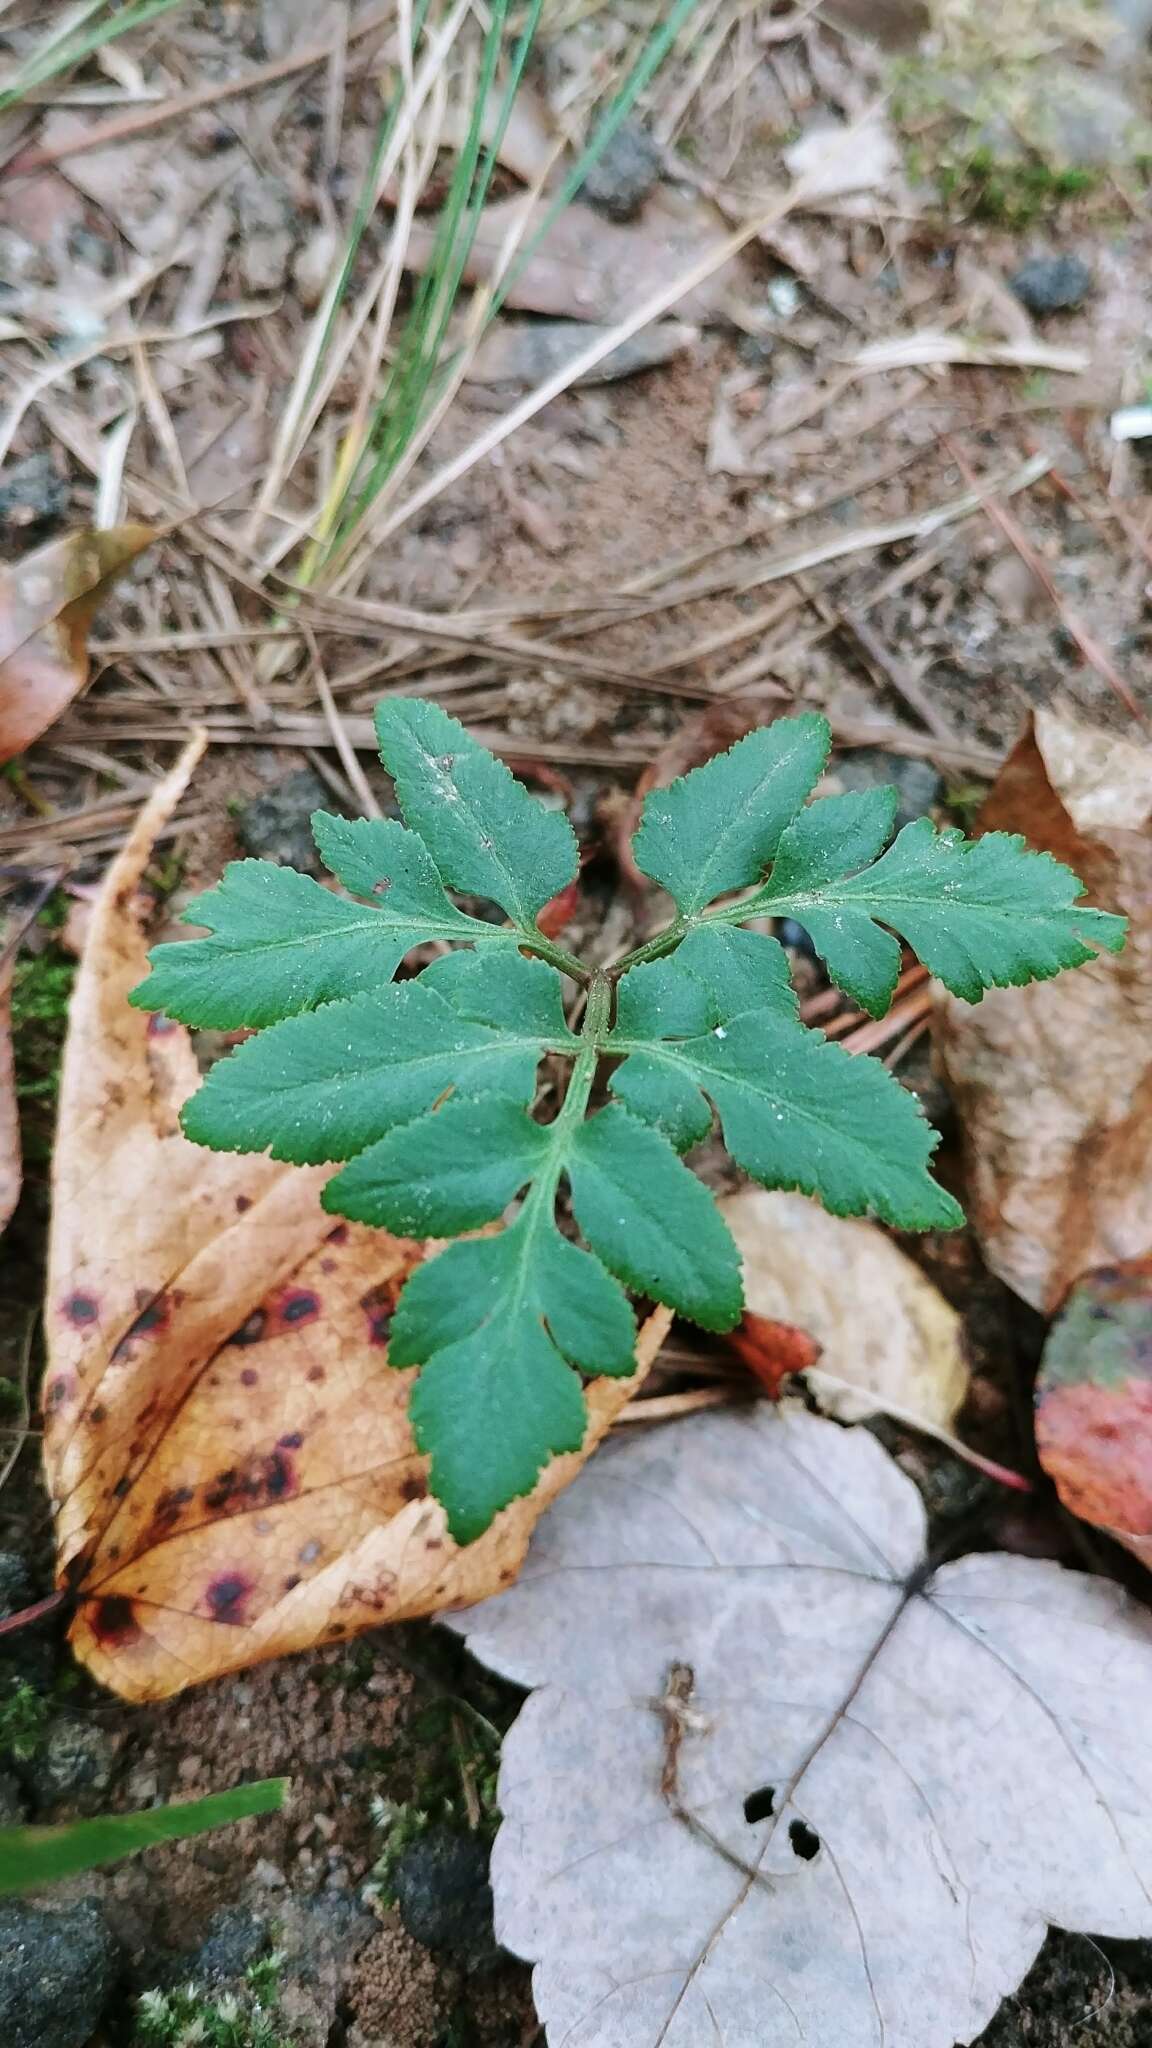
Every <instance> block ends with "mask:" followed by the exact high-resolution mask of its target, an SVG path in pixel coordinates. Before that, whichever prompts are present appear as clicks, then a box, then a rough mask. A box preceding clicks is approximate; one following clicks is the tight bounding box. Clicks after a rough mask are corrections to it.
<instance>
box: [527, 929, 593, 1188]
mask: <svg viewBox="0 0 1152 2048" xmlns="http://www.w3.org/2000/svg"><path fill="white" fill-rule="evenodd" d="M611 1010H612V984H611V982H610V981H609V979H608V976H607V974H605V973H603V972H602V971H600V970H599V969H597V970H596V971H595V972H594V973H593V974H592V976H591V979H590V981H589V983H588V1001H587V1004H586V1005H585V1010H584V1022H583V1024H582V1026H581V1028H580V1050H579V1052H578V1053H577V1054H576V1058H575V1059H574V1061H573V1062H572V1071H571V1073H570V1074H569V1076H568V1087H567V1089H566V1091H565V1095H564V1100H563V1102H562V1103H561V1105H560V1110H559V1114H558V1115H557V1116H556V1117H554V1118H553V1121H552V1122H551V1123H550V1124H549V1125H548V1126H547V1133H548V1137H549V1139H550V1141H551V1143H550V1149H549V1153H548V1157H547V1160H546V1161H545V1164H544V1167H543V1170H542V1171H541V1172H540V1173H538V1174H537V1176H536V1179H535V1180H534V1181H533V1183H532V1188H531V1191H530V1193H529V1194H528V1195H527V1197H526V1198H525V1202H524V1210H523V1211H522V1214H524V1218H525V1227H526V1228H530V1227H531V1226H532V1224H533V1223H534V1222H535V1221H536V1220H537V1212H542V1213H543V1214H544V1215H545V1216H546V1217H547V1218H548V1220H549V1221H551V1218H552V1213H553V1209H554V1206H555V1202H556V1190H557V1188H558V1187H559V1185H560V1176H561V1174H562V1173H563V1171H564V1164H565V1160H566V1158H567V1153H568V1146H569V1141H570V1139H571V1137H572V1133H573V1131H575V1130H577V1129H578V1128H579V1126H580V1125H581V1124H582V1123H583V1121H584V1114H585V1111H586V1110H587V1108H588V1098H589V1096H590V1095H591V1093H592V1083H593V1082H594V1080H595V1079H596V1068H597V1066H598V1065H599V1061H600V1052H601V1048H602V1045H603V1042H604V1039H605V1037H606V1035H607V1031H608V1025H609V1022H610V1020H611Z"/></svg>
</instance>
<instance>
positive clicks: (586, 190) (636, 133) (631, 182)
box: [580, 121, 662, 220]
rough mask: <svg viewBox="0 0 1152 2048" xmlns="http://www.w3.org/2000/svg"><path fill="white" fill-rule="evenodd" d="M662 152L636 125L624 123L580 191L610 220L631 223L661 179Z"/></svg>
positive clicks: (633, 122)
mask: <svg viewBox="0 0 1152 2048" xmlns="http://www.w3.org/2000/svg"><path fill="white" fill-rule="evenodd" d="M661 161H662V156H661V149H660V145H659V143H658V142H654V141H653V139H652V137H651V136H650V135H649V133H648V131H647V129H646V128H642V127H641V126H640V123H639V122H638V121H623V122H621V125H620V127H619V128H618V129H617V130H616V133H615V135H614V136H613V137H612V140H611V142H609V143H607V144H606V145H605V147H604V148H603V149H602V150H601V152H600V155H599V156H598V157H597V159H596V162H595V163H594V164H593V165H592V167H591V169H590V170H589V172H588V175H587V177H586V178H585V180H584V183H583V184H582V185H581V187H580V197H581V199H586V200H587V201H588V204H589V206H594V207H595V208H596V211H597V213H604V214H607V216H608V219H609V220H634V219H635V217H636V215H637V214H638V213H639V211H640V208H641V207H642V206H643V204H644V201H645V200H646V199H647V197H648V194H649V193H650V192H651V190H652V187H653V185H655V183H656V181H657V179H658V178H659V176H660V168H661Z"/></svg>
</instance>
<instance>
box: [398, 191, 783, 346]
mask: <svg viewBox="0 0 1152 2048" xmlns="http://www.w3.org/2000/svg"><path fill="white" fill-rule="evenodd" d="M548 205H549V202H548V201H546V200H540V201H538V202H537V203H536V206H535V208H534V209H533V207H532V202H531V201H530V200H526V199H501V200H499V201H498V202H497V203H496V204H495V205H493V206H486V207H485V208H484V211H483V213H482V214H481V216H480V222H479V226H478V228H477V231H476V238H475V241H474V242H473V243H472V245H471V247H470V249H469V252H468V257H467V261H466V264H465V269H464V277H465V280H466V282H467V283H469V284H485V283H487V282H488V281H489V279H490V278H491V277H492V275H493V273H494V271H495V269H496V267H497V266H498V264H499V263H500V261H501V259H502V257H503V254H504V251H505V248H506V247H507V244H508V237H509V234H510V233H511V231H512V230H513V228H515V227H516V225H517V223H518V222H519V221H520V219H521V217H522V216H523V214H524V212H525V210H526V209H527V210H529V213H530V221H529V225H528V227H527V229H526V231H525V234H524V242H525V244H529V243H531V241H532V237H533V235H534V234H535V232H536V225H537V222H538V221H539V220H541V219H542V218H543V216H544V214H545V213H546V211H547V208H548ZM724 233H725V227H724V222H723V220H722V218H721V216H720V215H719V214H718V213H717V212H716V211H715V209H714V208H713V207H712V206H711V205H709V204H708V202H706V201H705V200H702V199H685V198H683V197H682V196H681V195H680V194H678V193H675V192H673V191H672V189H671V188H670V187H669V186H667V185H662V186H659V187H658V188H657V190H656V191H655V192H653V193H652V194H651V196H650V197H649V198H648V200H647V201H646V202H645V205H644V210H643V212H642V214H641V215H640V218H639V219H638V220H635V221H627V222H624V223H620V222H617V221H611V220H605V219H604V216H603V215H602V214H599V213H596V212H595V211H594V210H593V208H592V207H590V206H584V205H582V204H581V203H580V202H579V201H577V202H576V203H575V204H574V205H572V206H566V207H565V208H564V211H563V213H561V214H560V215H559V217H558V219H557V220H555V221H554V222H553V224H552V226H551V227H550V228H549V229H548V230H547V232H546V233H545V234H544V235H543V236H541V239H540V241H539V242H538V243H537V244H536V245H535V246H534V247H532V249H531V251H530V253H529V255H528V256H527V258H526V260H525V261H524V262H523V263H517V264H516V265H515V266H514V269H513V273H512V279H511V283H510V285H509V288H508V291H507V294H506V296H505V299H504V303H505V304H506V305H508V306H511V307H513V308H515V309H518V310H519V311H521V312H527V313H547V314H549V315H550V316H551V317H552V318H553V319H567V320H590V321H603V322H608V323H612V324H614V323H615V322H616V321H617V320H622V319H623V318H624V317H625V315H626V314H628V313H630V312H632V311H633V310H634V308H635V307H637V306H639V305H641V304H642V303H643V301H644V300H645V299H647V298H649V297H650V296H651V294H652V293H653V292H655V291H658V290H659V289H660V287H661V285H666V284H667V282H668V280H669V278H670V277H675V275H676V273H677V271H680V270H682V271H687V270H689V269H690V268H691V267H692V265H693V264H694V263H695V262H697V261H698V260H699V258H700V257H701V256H702V255H703V253H704V252H705V250H707V249H710V248H713V247H714V246H715V245H716V244H717V243H718V242H720V241H722V240H723V238H724ZM435 243H436V231H435V229H434V228H432V227H425V226H424V225H422V224H421V223H420V222H417V223H416V224H415V225H414V227H413V229H412V231H411V233H410V235H409V237H408V245H407V250H406V252H405V262H406V263H407V265H408V267H409V269H412V270H417V271H419V270H423V269H424V267H425V266H426V265H427V263H428V262H429V261H430V260H431V258H432V254H433V250H434V248H435ZM749 284H750V273H749V271H748V269H747V267H746V265H745V263H744V261H743V259H742V258H741V257H739V256H737V257H734V258H733V259H732V260H731V261H730V262H728V263H725V264H723V265H722V266H721V268H720V269H719V270H717V271H716V272H714V274H713V275H712V276H711V277H710V278H708V279H707V281H706V282H705V283H704V284H701V285H698V286H697V287H696V289H695V290H694V291H691V292H688V293H686V294H685V296H684V298H683V299H681V300H680V301H679V302H678V303H677V305H676V306H675V307H673V308H672V309H671V310H672V312H673V313H674V314H675V316H676V317H677V318H678V319H680V320H689V321H701V322H707V321H709V320H715V319H717V318H718V317H720V316H721V315H722V314H723V313H724V311H725V309H726V308H727V307H728V306H729V305H730V304H731V303H732V302H733V300H734V299H743V298H744V297H745V296H746V295H747V292H748V290H749Z"/></svg>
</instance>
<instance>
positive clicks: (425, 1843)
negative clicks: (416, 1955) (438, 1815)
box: [392, 1827, 500, 1970]
mask: <svg viewBox="0 0 1152 2048" xmlns="http://www.w3.org/2000/svg"><path fill="white" fill-rule="evenodd" d="M392 1889H393V1891H394V1893H395V1895H396V1904H397V1906H398V1907H399V1909H400V1918H401V1920H402V1921H403V1923H404V1927H405V1930H406V1931H407V1933H409V1934H410V1935H411V1936H412V1938H413V1940H414V1941H419V1942H421V1943H422V1944H423V1946H424V1947H425V1948H430V1949H434V1950H437V1951H440V1952H441V1953H444V1954H447V1955H451V1956H453V1957H455V1959H456V1961H457V1962H460V1963H463V1964H464V1966H465V1968H466V1969H470V1970H483V1969H490V1968H491V1967H492V1966H493V1965H494V1964H495V1963H496V1962H497V1961H498V1960H499V1957H500V1949H499V1947H498V1945H497V1941H496V1936H495V1933H494V1931H493V1926H492V1888H491V1886H490V1884H489V1882H488V1851H487V1848H486V1847H485V1845H484V1843H483V1842H481V1841H479V1840H478V1839H477V1837H476V1836H475V1835H459V1834H456V1833H455V1832H454V1831H453V1830H452V1829H451V1828H442V1827H434V1828H429V1829H428V1831H427V1832H426V1833H425V1834H423V1835H420V1836H419V1837H418V1838H417V1840H416V1841H414V1842H411V1843H410V1844H409V1846H408V1848H407V1849H405V1851H404V1853H403V1855H402V1856H401V1858H400V1860H399V1862H398V1863H397V1865H396V1868H395V1870H394V1872H393V1874H392Z"/></svg>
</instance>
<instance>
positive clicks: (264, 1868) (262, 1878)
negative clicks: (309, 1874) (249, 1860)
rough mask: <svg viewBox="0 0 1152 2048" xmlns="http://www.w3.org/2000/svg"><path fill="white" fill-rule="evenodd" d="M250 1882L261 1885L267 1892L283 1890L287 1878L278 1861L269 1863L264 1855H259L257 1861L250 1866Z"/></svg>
mask: <svg viewBox="0 0 1152 2048" xmlns="http://www.w3.org/2000/svg"><path fill="white" fill-rule="evenodd" d="M252 1882H253V1883H254V1884H258V1885H262V1886H263V1888H264V1890H265V1891H267V1892H279V1891H283V1890H284V1888H285V1886H286V1885H287V1883H288V1879H287V1878H286V1877H285V1875H284V1872H283V1871H282V1870H281V1868H280V1865H279V1864H278V1863H270V1862H269V1861H268V1858H267V1857H266V1856H261V1858H260V1860H259V1862H258V1863H254V1864H253V1866H252Z"/></svg>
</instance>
